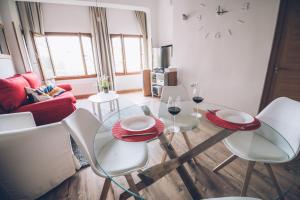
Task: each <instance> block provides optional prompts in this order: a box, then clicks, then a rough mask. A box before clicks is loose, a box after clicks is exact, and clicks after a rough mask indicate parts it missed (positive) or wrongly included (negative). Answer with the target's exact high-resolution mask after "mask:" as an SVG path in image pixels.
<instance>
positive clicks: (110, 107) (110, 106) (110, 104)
mask: <svg viewBox="0 0 300 200" xmlns="http://www.w3.org/2000/svg"><path fill="white" fill-rule="evenodd" d="M109 110H110V112H112V111H113V107H112V101H110V102H109Z"/></svg>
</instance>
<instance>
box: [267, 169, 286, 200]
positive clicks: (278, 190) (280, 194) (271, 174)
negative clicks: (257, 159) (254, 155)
mask: <svg viewBox="0 0 300 200" xmlns="http://www.w3.org/2000/svg"><path fill="white" fill-rule="evenodd" d="M264 164H265V167H266V168H267V171H268V173H269V176H270V177H271V179H272V182H273V184H274V185H275V188H276V190H277V193H278V196H279V199H284V197H283V195H282V192H281V189H280V186H279V184H278V181H277V179H276V177H275V175H274V172H273V170H272V167H271V165H270V164H269V163H264Z"/></svg>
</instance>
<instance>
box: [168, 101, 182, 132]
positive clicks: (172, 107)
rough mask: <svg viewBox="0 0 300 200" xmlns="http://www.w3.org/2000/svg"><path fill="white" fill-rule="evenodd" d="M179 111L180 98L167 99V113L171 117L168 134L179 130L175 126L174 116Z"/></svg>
mask: <svg viewBox="0 0 300 200" xmlns="http://www.w3.org/2000/svg"><path fill="white" fill-rule="evenodd" d="M180 111H181V101H180V97H179V96H178V97H175V98H174V97H171V96H170V97H169V99H168V112H169V113H170V114H171V115H172V116H173V125H172V126H170V127H168V131H169V132H170V133H178V132H179V131H180V128H179V127H178V126H175V116H176V115H177V114H179V113H180Z"/></svg>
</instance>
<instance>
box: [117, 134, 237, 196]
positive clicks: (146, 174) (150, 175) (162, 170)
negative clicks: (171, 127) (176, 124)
mask: <svg viewBox="0 0 300 200" xmlns="http://www.w3.org/2000/svg"><path fill="white" fill-rule="evenodd" d="M233 132H234V131H230V130H225V129H224V130H221V131H219V132H218V133H217V134H216V135H214V136H212V137H210V138H209V139H207V140H205V141H203V142H202V143H200V144H198V145H196V146H195V147H193V149H191V150H190V151H188V152H186V153H184V154H182V155H181V156H179V157H177V158H173V159H171V160H169V161H167V162H164V163H161V164H158V165H154V166H152V167H150V168H148V169H146V170H144V171H143V172H142V173H139V174H138V176H139V177H140V178H141V181H140V182H138V183H137V184H136V187H137V189H138V190H142V189H144V188H146V187H148V186H150V185H152V184H153V183H155V182H156V181H158V180H160V179H161V178H162V177H164V176H166V175H167V174H168V173H170V172H171V171H173V170H174V169H176V170H177V169H178V168H180V167H183V164H184V163H185V162H187V161H189V160H190V159H192V158H194V157H195V156H197V155H199V154H200V153H202V152H203V151H205V150H206V149H208V148H210V147H211V146H213V145H215V144H216V143H218V142H220V141H222V140H223V139H225V138H226V137H228V136H229V135H231V134H232V133H233ZM159 139H160V141H161V143H164V144H165V145H162V146H164V147H165V146H166V144H168V140H167V139H166V137H165V136H164V135H163V134H162V135H161V136H160V137H159ZM163 141H164V142H163ZM167 149H173V147H172V145H171V144H170V145H167ZM173 150H174V149H173ZM167 152H168V155H169V154H170V151H167ZM171 152H172V151H171ZM169 156H170V155H169ZM173 156H174V155H172V157H173ZM183 168H184V167H183ZM181 169H182V168H181ZM177 171H178V170H177ZM183 171H185V172H186V170H185V168H184V170H183ZM183 173H184V172H183ZM186 174H187V177H189V178H187V179H190V181H191V178H190V176H189V174H188V173H187V172H186ZM184 183H185V185H186V187H187V188H189V187H190V186H189V185H188V183H189V180H185V181H184ZM192 185H193V186H194V187H193V186H191V188H190V189H189V191H190V190H191V191H193V190H194V191H195V192H194V193H195V194H197V193H198V194H199V192H198V191H197V189H196V188H195V185H194V184H193V182H192ZM190 193H191V192H190ZM194 193H193V194H194ZM195 196H196V195H195ZM129 197H131V195H130V194H128V193H127V192H123V193H122V194H121V195H120V199H121V198H122V199H128V198H129ZM192 197H193V195H192ZM193 199H200V194H199V198H193Z"/></svg>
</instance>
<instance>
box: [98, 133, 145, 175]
mask: <svg viewBox="0 0 300 200" xmlns="http://www.w3.org/2000/svg"><path fill="white" fill-rule="evenodd" d="M100 139H102V138H101V137H99V138H97V136H96V139H95V140H100ZM95 144H97V141H96V143H95ZM96 157H97V161H98V164H100V166H101V167H102V168H103V169H104V170H105V171H106V172H107V173H108V174H109V175H110V176H121V175H125V174H129V173H131V172H133V171H136V170H138V169H141V168H143V167H144V166H145V165H146V164H147V162H148V151H147V144H146V143H145V142H124V141H121V140H117V139H115V138H113V139H112V140H111V141H109V142H107V144H106V145H104V146H103V147H102V148H101V149H99V152H98V153H97V154H96ZM100 172H101V173H102V175H103V176H106V175H105V174H104V173H103V171H101V170H100Z"/></svg>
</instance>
